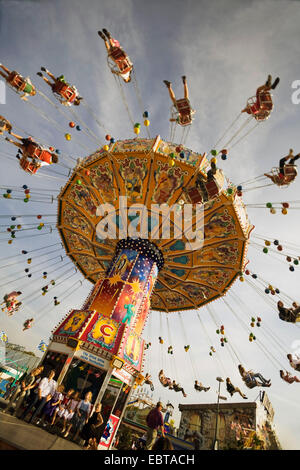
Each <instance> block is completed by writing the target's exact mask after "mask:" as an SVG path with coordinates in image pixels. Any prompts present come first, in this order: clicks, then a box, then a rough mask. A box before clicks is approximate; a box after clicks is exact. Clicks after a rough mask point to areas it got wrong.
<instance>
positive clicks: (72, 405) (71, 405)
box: [60, 392, 80, 433]
mask: <svg viewBox="0 0 300 470" xmlns="http://www.w3.org/2000/svg"><path fill="white" fill-rule="evenodd" d="M79 403H80V392H75V393H74V396H72V398H70V400H69V401H68V403H67V405H66V407H65V410H64V412H63V414H62V415H60V416H61V417H62V418H63V420H64V427H63V429H62V431H61V432H62V433H64V432H65V431H66V428H67V427H68V428H69V430H70V429H71V425H70V421H71V419H72V418H73V416H74V413H75V410H76V408H77V406H78V405H79Z"/></svg>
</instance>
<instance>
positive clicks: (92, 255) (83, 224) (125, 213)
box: [58, 136, 252, 312]
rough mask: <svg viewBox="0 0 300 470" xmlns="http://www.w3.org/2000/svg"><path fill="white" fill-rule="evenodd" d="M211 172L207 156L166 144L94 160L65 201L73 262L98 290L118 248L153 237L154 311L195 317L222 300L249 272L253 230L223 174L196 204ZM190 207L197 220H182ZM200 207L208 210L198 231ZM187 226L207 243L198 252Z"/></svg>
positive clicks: (66, 239)
mask: <svg viewBox="0 0 300 470" xmlns="http://www.w3.org/2000/svg"><path fill="white" fill-rule="evenodd" d="M209 167H210V165H209V162H208V161H207V159H206V157H205V156H204V155H200V154H197V153H195V152H192V151H191V150H189V149H186V148H184V147H182V146H181V147H180V148H178V146H176V145H175V144H170V143H168V142H164V141H163V140H162V139H161V138H160V137H159V136H158V137H157V138H156V139H133V140H127V141H119V142H116V143H114V144H112V145H111V147H110V149H109V151H104V150H103V149H101V150H100V151H98V152H95V153H94V154H93V155H90V156H89V157H87V158H86V159H84V160H82V161H81V162H80V163H79V164H78V165H77V167H76V168H75V170H74V172H73V174H72V176H71V177H70V179H69V181H68V183H67V184H66V186H65V187H64V188H63V189H62V191H61V194H60V196H59V214H58V229H59V232H60V234H61V237H62V240H63V243H64V246H65V248H66V251H67V253H68V255H69V256H70V258H71V259H72V260H73V261H74V263H75V264H76V266H77V267H78V268H79V270H80V271H81V272H82V273H83V274H84V276H85V277H86V278H87V279H89V280H90V281H91V282H92V283H96V282H97V281H98V280H100V279H103V278H104V277H105V274H106V271H107V269H108V267H109V265H110V263H111V260H112V258H113V256H114V252H115V247H116V244H117V242H118V240H119V239H121V238H126V237H127V236H130V237H132V238H134V237H138V236H139V234H140V233H141V230H146V232H147V237H148V238H149V239H150V240H151V241H152V242H154V243H155V244H156V245H157V247H158V248H159V249H160V250H161V251H162V253H163V256H164V266H163V268H162V269H161V270H160V272H159V275H158V278H157V282H156V284H155V287H154V289H153V294H152V297H151V308H152V309H154V310H161V311H167V312H171V311H176V310H184V309H194V308H198V307H201V306H202V305H204V304H206V303H207V302H210V301H212V300H215V299H217V298H218V297H220V296H221V295H223V294H224V293H225V292H226V291H227V290H228V289H229V287H230V286H231V284H232V283H233V281H234V280H235V279H236V277H237V276H238V275H239V273H240V272H241V271H242V270H243V267H244V265H245V262H246V259H245V256H246V251H247V244H248V238H249V234H250V231H251V228H252V227H251V225H250V223H249V220H248V217H247V214H246V212H245V208H244V205H243V202H242V200H241V198H240V197H239V196H238V195H237V192H236V190H235V188H234V187H231V188H226V187H225V186H224V177H223V175H222V172H218V174H217V176H216V178H215V182H213V184H214V192H213V193H210V191H208V192H206V195H204V196H203V199H202V200H201V201H197V203H195V201H194V200H193V197H194V196H192V197H191V195H193V194H194V192H195V191H196V192H197V191H198V193H199V191H200V189H201V188H200V189H199V186H198V183H197V181H198V179H199V177H201V178H204V179H205V178H207V170H208V169H209ZM197 178H198V179H197ZM198 193H197V194H198ZM200 197H202V196H200ZM187 205H190V208H191V216H190V218H186V219H185V218H184V217H183V216H182V218H180V214H182V213H183V211H185V209H186V207H187ZM196 207H197V208H199V207H201V208H203V211H202V212H201V213H200V221H201V223H200V224H198V225H196V224H195V211H196ZM162 208H164V209H163V210H164V211H165V212H162ZM162 214H163V215H162ZM166 219H168V220H169V226H168V224H167V225H164V224H165V221H166ZM108 221H109V223H108V224H107V222H108ZM178 221H179V222H178ZM183 221H184V222H183ZM187 225H189V227H188V229H189V230H192V231H194V233H197V239H198V240H200V241H201V243H200V244H199V246H197V247H196V248H195V247H194V246H192V245H191V244H190V243H189V242H190V239H189V238H188V233H190V232H189V230H187V231H186V228H187ZM104 227H105V230H106V233H105V234H104V235H103V233H104V232H103V230H104ZM168 230H169V231H168ZM141 238H145V237H144V232H143V235H142V236H141Z"/></svg>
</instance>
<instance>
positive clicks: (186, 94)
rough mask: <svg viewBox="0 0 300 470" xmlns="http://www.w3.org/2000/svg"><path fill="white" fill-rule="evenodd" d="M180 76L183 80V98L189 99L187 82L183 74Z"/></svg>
mask: <svg viewBox="0 0 300 470" xmlns="http://www.w3.org/2000/svg"><path fill="white" fill-rule="evenodd" d="M181 78H182V81H183V90H184V98H185V99H187V100H188V99H189V89H188V86H187V82H186V76H185V75H183V76H182V77H181Z"/></svg>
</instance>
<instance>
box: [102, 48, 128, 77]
mask: <svg viewBox="0 0 300 470" xmlns="http://www.w3.org/2000/svg"><path fill="white" fill-rule="evenodd" d="M108 57H109V58H111V59H112V60H113V61H114V63H115V64H116V66H117V67H118V71H119V72H120V74H122V75H123V74H126V73H128V72H131V70H132V67H133V64H132V62H131V61H130V59H129V57H128V56H127V55H126V53H125V52H124V51H123V50H122V49H121V48H119V47H116V48H113V49H112V50H111V52H110V53H109V54H108Z"/></svg>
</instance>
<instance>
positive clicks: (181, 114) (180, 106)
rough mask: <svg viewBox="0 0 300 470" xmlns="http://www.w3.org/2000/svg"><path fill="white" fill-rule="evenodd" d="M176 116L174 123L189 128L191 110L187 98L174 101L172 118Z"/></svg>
mask: <svg viewBox="0 0 300 470" xmlns="http://www.w3.org/2000/svg"><path fill="white" fill-rule="evenodd" d="M175 115H176V121H177V122H178V124H180V125H181V126H189V125H190V124H191V123H192V108H191V104H190V101H189V100H188V99H187V98H182V99H180V100H176V104H174V107H173V112H172V118H174V117H175Z"/></svg>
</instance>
